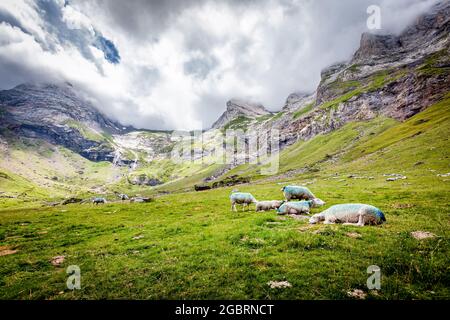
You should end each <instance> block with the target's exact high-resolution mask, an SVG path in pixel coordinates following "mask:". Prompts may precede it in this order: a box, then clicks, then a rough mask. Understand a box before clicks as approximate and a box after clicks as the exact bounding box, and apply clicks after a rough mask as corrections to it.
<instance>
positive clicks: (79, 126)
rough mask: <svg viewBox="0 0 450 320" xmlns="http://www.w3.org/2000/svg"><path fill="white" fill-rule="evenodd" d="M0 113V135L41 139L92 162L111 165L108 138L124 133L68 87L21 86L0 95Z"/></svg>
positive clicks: (111, 158) (74, 90)
mask: <svg viewBox="0 0 450 320" xmlns="http://www.w3.org/2000/svg"><path fill="white" fill-rule="evenodd" d="M0 112H1V113H2V117H1V119H0V129H1V130H2V131H3V133H4V134H5V133H6V132H9V133H10V134H14V135H17V136H23V137H29V138H41V139H44V140H45V141H47V142H49V143H52V144H56V145H62V146H64V147H66V148H68V149H70V150H72V151H74V152H77V153H79V154H81V155H82V156H84V157H86V158H87V159H89V160H93V161H105V160H106V161H112V160H113V159H114V151H115V150H114V148H113V147H112V145H111V143H110V141H109V140H110V139H109V138H108V136H109V135H111V134H113V133H122V132H124V129H123V127H122V126H121V125H119V124H118V123H115V122H113V121H111V120H110V119H108V118H107V117H106V116H105V115H103V114H101V113H100V112H99V111H98V110H97V109H95V108H94V107H93V105H92V104H91V103H89V102H88V101H87V100H86V99H85V98H83V97H82V96H80V95H79V94H78V93H77V91H76V89H75V88H73V86H72V85H71V84H69V83H63V84H59V85H56V84H22V85H19V86H17V87H15V88H13V89H11V90H4V91H0Z"/></svg>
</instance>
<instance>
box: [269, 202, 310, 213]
mask: <svg viewBox="0 0 450 320" xmlns="http://www.w3.org/2000/svg"><path fill="white" fill-rule="evenodd" d="M312 206H313V201H312V200H306V201H305V200H304V201H291V202H284V203H283V204H282V205H281V206H280V207H279V208H278V209H277V213H279V214H287V213H289V211H290V209H294V210H296V211H297V214H299V213H309V210H310V208H311V207H312Z"/></svg>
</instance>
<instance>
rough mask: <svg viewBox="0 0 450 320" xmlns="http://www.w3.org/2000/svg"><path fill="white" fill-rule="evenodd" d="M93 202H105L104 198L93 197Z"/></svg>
mask: <svg viewBox="0 0 450 320" xmlns="http://www.w3.org/2000/svg"><path fill="white" fill-rule="evenodd" d="M92 203H93V204H96V205H97V204H100V203H106V199H105V198H99V197H98V198H94V200H92Z"/></svg>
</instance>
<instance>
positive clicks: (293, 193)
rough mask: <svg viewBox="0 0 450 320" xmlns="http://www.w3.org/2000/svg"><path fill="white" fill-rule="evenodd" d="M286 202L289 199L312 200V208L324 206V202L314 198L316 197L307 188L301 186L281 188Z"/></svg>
mask: <svg viewBox="0 0 450 320" xmlns="http://www.w3.org/2000/svg"><path fill="white" fill-rule="evenodd" d="M281 191H283V194H284V197H285V198H286V201H290V200H291V199H298V200H313V207H321V206H323V205H324V204H325V202H324V201H322V200H320V199H319V198H316V196H315V195H314V194H313V193H312V192H311V191H310V190H309V189H308V188H307V187H301V186H285V187H283V188H281Z"/></svg>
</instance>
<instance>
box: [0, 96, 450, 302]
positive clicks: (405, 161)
mask: <svg viewBox="0 0 450 320" xmlns="http://www.w3.org/2000/svg"><path fill="white" fill-rule="evenodd" d="M449 137H450V97H449V96H447V97H446V99H444V100H443V101H442V102H441V103H438V104H436V105H434V106H431V107H429V108H428V109H427V110H426V111H424V112H422V113H420V114H418V115H416V116H414V117H412V118H411V119H409V120H408V121H406V122H403V123H399V122H396V121H394V120H392V119H384V118H377V119H374V120H373V121H372V122H361V123H350V124H348V125H346V126H344V127H342V128H341V129H339V130H336V131H334V132H332V133H330V134H327V135H319V136H317V137H316V138H314V139H312V140H310V141H307V142H298V143H297V144H295V145H293V146H290V147H288V148H287V149H285V150H283V151H282V153H281V154H280V170H279V173H278V174H277V175H275V176H262V175H260V174H259V173H258V172H259V170H258V169H259V168H258V167H255V166H250V165H242V166H240V167H237V168H235V169H233V170H232V171H231V172H229V173H228V174H227V175H233V174H238V175H241V176H248V177H251V179H252V182H251V183H250V184H244V185H239V186H234V187H229V188H219V189H212V190H207V191H203V192H193V191H189V192H184V191H183V192H181V191H180V190H184V189H186V188H188V187H189V188H190V189H191V190H192V185H193V184H194V183H195V182H196V179H197V180H201V177H202V176H201V175H199V176H196V175H194V174H193V175H191V176H189V177H187V178H185V179H181V180H179V181H177V182H176V183H173V184H169V185H162V186H159V187H157V188H148V189H142V190H140V193H142V194H148V195H155V201H153V202H150V203H144V204H139V203H128V202H123V203H122V202H114V203H108V204H106V205H99V206H94V205H92V204H90V203H87V204H71V205H67V206H55V207H49V206H46V205H44V204H43V202H42V199H41V200H36V201H35V202H30V201H28V202H26V203H19V202H12V201H13V200H10V199H0V200H1V201H2V202H1V203H0V248H1V251H0V252H2V255H1V256H0V262H1V263H0V298H1V299H350V297H349V296H348V292H349V291H352V290H354V289H361V290H363V291H364V292H365V293H366V294H367V298H368V299H449V298H450V265H449V257H450V238H449V236H450V233H449V231H450V209H449V204H450V203H449V202H450V187H449V185H450V177H448V176H447V177H446V176H445V175H444V174H446V173H448V172H450V162H449V153H450V148H449V140H448V139H449ZM206 171H207V170H206ZM392 173H396V174H402V175H404V176H406V177H407V178H406V179H401V180H397V181H386V178H387V177H386V176H384V175H385V174H392ZM12 179H13V180H14V179H15V177H14V176H12ZM3 180H4V181H3ZM3 180H1V179H0V186H1V187H2V188H12V184H13V180H11V179H6V180H5V179H3ZM2 181H3V182H2ZM20 181H21V180H20V179H19V178H17V182H20ZM7 183H8V185H7ZM22 183H23V182H22ZM286 184H299V185H307V186H308V187H309V188H310V189H311V190H312V191H313V192H314V193H315V194H316V196H318V197H319V198H321V199H323V200H324V201H326V205H325V206H324V207H323V208H315V209H313V210H312V211H313V213H317V212H320V211H322V209H324V208H328V207H329V206H331V205H333V204H339V203H346V202H360V203H368V204H372V205H375V206H377V207H379V208H380V209H381V210H382V211H383V212H384V213H385V215H386V218H387V222H386V223H385V224H383V225H380V226H364V227H355V226H343V225H323V224H319V225H309V224H308V222H307V220H298V219H294V218H292V217H289V216H278V215H277V214H276V213H275V212H265V213H256V212H254V211H253V210H250V211H244V212H242V211H239V212H237V213H235V212H231V211H230V203H229V194H230V192H231V190H232V189H234V188H238V189H239V190H240V191H243V192H251V193H252V194H253V195H254V196H255V197H256V198H257V199H258V200H264V199H269V200H271V199H282V193H281V191H280V188H281V187H282V186H283V185H286ZM120 187H121V188H122V189H121V190H122V191H124V192H127V191H129V190H126V189H125V188H126V187H125V186H124V185H120ZM177 190H178V191H177ZM161 191H171V193H168V194H159V195H157V192H161ZM38 196H39V195H38V194H36V197H37V198H39V197H38ZM253 208H254V207H253V206H252V209H253ZM414 231H426V232H431V233H433V234H434V237H431V238H428V239H423V240H417V239H415V238H414V237H412V235H411V232H414ZM8 250H9V251H8ZM6 252H8V253H9V254H6ZM55 256H64V257H65V259H64V261H63V262H62V264H60V265H57V266H54V265H52V263H51V260H52V258H53V257H55ZM69 265H78V266H79V267H80V270H81V289H80V290H74V291H72V290H68V289H67V288H66V279H67V277H68V275H67V274H66V268H67V267H68V266H69ZM370 265H377V266H379V267H380V269H381V290H368V289H367V286H366V280H367V278H368V276H369V274H367V272H366V270H367V268H368V267H369V266H370ZM269 281H288V282H289V283H290V284H291V287H286V288H271V287H270V286H269V285H268V282H269Z"/></svg>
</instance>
